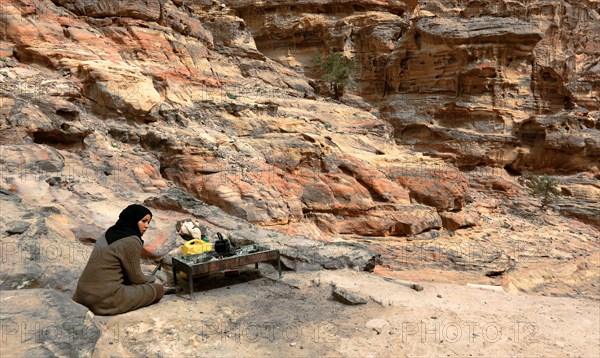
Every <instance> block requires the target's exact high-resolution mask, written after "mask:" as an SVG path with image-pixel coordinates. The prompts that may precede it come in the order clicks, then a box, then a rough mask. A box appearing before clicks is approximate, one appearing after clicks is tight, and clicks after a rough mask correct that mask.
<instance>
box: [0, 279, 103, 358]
mask: <svg viewBox="0 0 600 358" xmlns="http://www.w3.org/2000/svg"><path fill="white" fill-rule="evenodd" d="M0 300H1V301H2V305H0V322H2V345H0V355H2V356H3V357H25V356H27V357H42V356H44V357H45V356H60V357H91V356H92V354H93V352H94V347H95V345H96V342H97V341H98V338H99V337H100V329H99V328H98V326H97V325H96V323H95V322H94V319H93V317H94V315H93V314H92V313H91V312H90V311H89V310H88V309H87V308H86V307H84V306H82V305H80V304H77V303H75V302H73V301H72V300H71V297H70V295H69V294H65V293H61V292H57V291H54V290H49V289H28V290H1V291H0Z"/></svg>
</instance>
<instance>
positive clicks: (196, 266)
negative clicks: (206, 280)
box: [173, 250, 281, 299]
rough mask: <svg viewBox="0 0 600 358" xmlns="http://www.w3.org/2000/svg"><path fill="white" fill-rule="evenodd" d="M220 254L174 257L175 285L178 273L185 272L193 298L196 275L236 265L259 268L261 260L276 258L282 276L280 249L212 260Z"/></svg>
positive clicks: (273, 259) (209, 253)
mask: <svg viewBox="0 0 600 358" xmlns="http://www.w3.org/2000/svg"><path fill="white" fill-rule="evenodd" d="M218 255H219V254H217V253H215V252H214V251H213V252H208V253H203V254H197V255H187V256H182V257H173V283H174V285H175V286H177V273H178V272H184V273H185V274H186V275H187V281H188V284H189V290H190V298H191V299H193V298H194V297H193V293H194V277H198V276H203V275H207V274H209V273H212V272H217V271H221V270H226V269H233V268H236V267H241V266H246V265H250V264H254V267H255V268H257V269H258V263H259V262H267V261H275V260H277V271H278V272H279V278H281V256H280V254H279V250H261V251H258V252H252V253H248V254H240V255H235V256H230V257H223V258H219V259H217V260H212V258H214V257H217V256H218Z"/></svg>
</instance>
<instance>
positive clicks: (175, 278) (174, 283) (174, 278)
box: [173, 265, 177, 287]
mask: <svg viewBox="0 0 600 358" xmlns="http://www.w3.org/2000/svg"><path fill="white" fill-rule="evenodd" d="M173 286H175V287H177V270H176V269H175V265H173Z"/></svg>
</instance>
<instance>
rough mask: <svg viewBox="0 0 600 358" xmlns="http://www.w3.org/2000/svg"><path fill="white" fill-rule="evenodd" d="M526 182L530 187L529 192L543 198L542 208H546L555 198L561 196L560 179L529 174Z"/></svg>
mask: <svg viewBox="0 0 600 358" xmlns="http://www.w3.org/2000/svg"><path fill="white" fill-rule="evenodd" d="M525 184H526V185H527V188H528V189H529V194H531V195H532V196H534V197H536V198H541V199H542V209H543V208H546V207H547V206H548V205H550V204H551V203H552V202H553V201H554V199H556V198H557V197H559V196H560V190H558V181H557V180H556V179H554V178H550V177H548V176H546V175H544V176H541V177H540V176H535V175H527V176H525Z"/></svg>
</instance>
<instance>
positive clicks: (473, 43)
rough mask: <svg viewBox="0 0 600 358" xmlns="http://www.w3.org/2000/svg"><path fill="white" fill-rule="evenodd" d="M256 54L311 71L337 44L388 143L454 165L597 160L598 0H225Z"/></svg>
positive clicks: (586, 163) (536, 168)
mask: <svg viewBox="0 0 600 358" xmlns="http://www.w3.org/2000/svg"><path fill="white" fill-rule="evenodd" d="M228 4H229V5H230V6H232V7H234V8H235V9H236V12H237V13H238V14H239V16H241V17H242V18H244V20H245V21H246V23H247V24H248V26H249V27H250V29H251V31H252V34H253V35H254V37H255V40H256V44H257V46H258V48H259V49H260V50H261V51H262V52H263V53H265V55H267V56H269V57H271V58H273V59H275V60H277V61H279V62H281V63H285V64H288V65H290V66H292V67H294V68H296V69H297V70H298V71H303V72H304V73H306V74H307V75H309V76H311V75H314V69H313V68H312V67H313V65H312V62H311V56H313V55H314V54H315V53H319V52H326V51H328V50H335V51H343V52H344V54H346V55H347V56H348V57H353V58H355V59H356V60H357V61H358V63H359V64H360V71H359V74H358V76H357V77H358V78H357V81H356V82H357V86H356V87H357V88H356V90H357V91H358V93H360V95H361V96H363V97H364V98H365V99H367V100H369V101H370V102H371V103H373V104H375V105H376V106H379V107H380V110H381V114H382V118H384V119H386V120H388V121H390V122H391V123H392V124H393V125H394V128H395V136H396V138H397V139H398V141H399V143H402V144H405V145H413V146H414V147H415V148H417V149H419V150H422V151H424V152H426V153H427V154H430V155H434V156H439V157H442V158H450V159H451V160H452V161H453V162H454V163H455V164H456V165H458V166H459V167H461V168H466V169H473V168H475V167H477V166H494V167H506V168H507V169H508V170H510V171H513V172H519V173H520V172H556V173H563V174H564V173H576V172H578V171H582V170H589V169H591V168H593V167H595V166H596V165H597V162H598V159H599V157H598V155H599V144H598V140H597V138H598V134H599V133H598V123H599V122H598V120H599V117H598V103H599V102H600V98H599V94H598V91H599V88H600V83H599V82H598V81H599V78H600V77H599V76H600V72H599V70H600V67H599V64H598V55H599V53H600V49H599V48H598V43H599V41H598V40H599V39H600V25H598V24H599V22H598V20H599V19H600V15H599V13H598V9H599V6H600V5H599V3H598V2H597V1H584V2H581V1H527V2H518V1H507V2H496V1H491V2H490V1H428V2H423V3H421V4H417V3H416V2H406V3H401V2H393V1H387V2H374V1H373V2H369V1H362V2H354V1H327V2H325V1H306V2H300V3H297V2H289V1H287V2H286V1H275V2H259V3H257V4H247V3H245V2H236V1H231V2H229V3H228Z"/></svg>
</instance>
